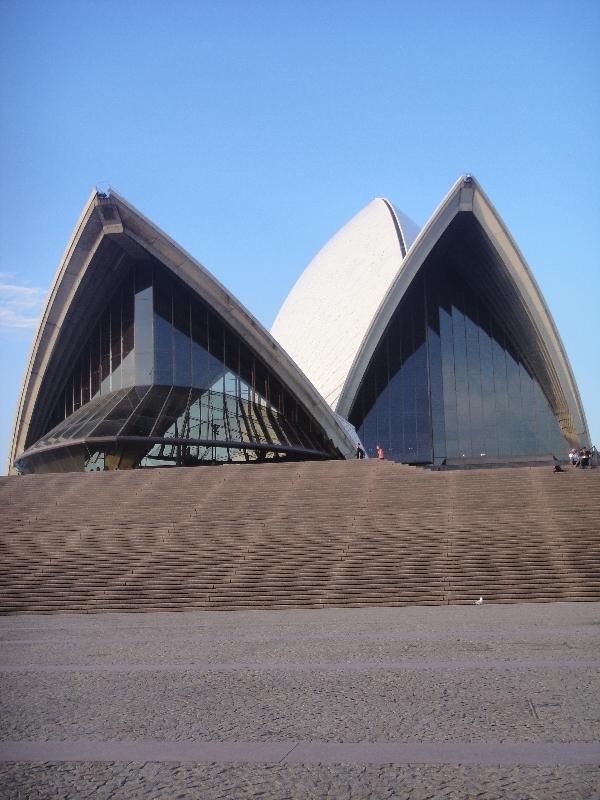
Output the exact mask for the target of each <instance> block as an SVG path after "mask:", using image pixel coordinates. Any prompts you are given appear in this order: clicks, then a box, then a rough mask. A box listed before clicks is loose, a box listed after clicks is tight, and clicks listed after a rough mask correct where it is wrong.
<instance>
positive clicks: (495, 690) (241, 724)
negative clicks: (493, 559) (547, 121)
mask: <svg viewBox="0 0 600 800" xmlns="http://www.w3.org/2000/svg"><path fill="white" fill-rule="evenodd" d="M0 642H1V651H0V692H1V694H0V761H1V762H2V763H1V764H0V796H1V797H2V798H23V800H24V799H25V798H27V800H34V798H87V797H89V798H92V797H93V798H96V799H97V800H104V799H105V798H119V800H135V798H138V797H140V798H151V799H155V798H156V800H158V798H160V800H167V799H168V800H171V799H172V798H186V799H187V798H199V799H201V800H214V799H215V798H227V800H231V799H232V798H234V799H237V798H240V799H241V798H259V797H260V798H262V799H263V800H283V799H284V798H319V799H320V798H336V800H337V799H338V798H339V799H340V800H344V798H375V800H378V798H412V799H414V800H424V799H425V798H438V797H440V798H442V797H444V798H478V799H480V800H490V799H491V798H502V800H505V799H507V800H512V799H513V798H514V800H525V799H526V798H539V800H551V799H552V798H561V800H570V799H571V798H572V799H573V800H583V799H585V798H600V745H599V744H598V742H599V741H600V669H599V668H600V647H599V644H600V604H598V603H596V604H594V603H554V604H538V605H533V604H524V605H507V606H499V605H496V606H493V605H483V606H482V607H474V606H450V607H448V606H444V607H435V608H415V607H413V608H394V609H392V608H377V609H366V608H365V609H326V610H316V611H308V610H307V611H303V610H289V611H240V612H214V611H213V612H198V613H186V614H173V613H162V614H104V615H95V616H94V615H60V616H58V615H56V616H18V617H1V618H0Z"/></svg>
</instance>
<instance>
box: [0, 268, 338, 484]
mask: <svg viewBox="0 0 600 800" xmlns="http://www.w3.org/2000/svg"><path fill="white" fill-rule="evenodd" d="M123 272H124V277H123V280H122V282H121V284H120V285H119V287H118V288H117V289H116V290H115V291H114V293H113V295H112V296H111V297H110V299H109V302H108V303H107V305H106V307H105V309H104V310H103V313H102V314H101V315H100V317H99V318H98V319H97V320H96V322H95V323H94V324H93V325H92V327H91V333H90V335H89V337H88V339H87V341H86V342H85V344H84V346H83V347H82V349H81V352H80V354H79V356H78V358H77V360H76V363H75V367H74V368H73V370H72V371H71V374H70V375H69V377H68V378H67V380H66V381H65V382H64V384H63V388H62V390H61V391H60V393H59V395H58V399H57V401H56V402H55V405H54V410H53V412H52V414H51V415H50V416H49V422H48V424H47V425H46V426H45V428H46V430H45V432H44V433H43V435H42V436H41V437H38V438H37V439H36V441H35V442H34V443H32V444H29V446H28V447H27V449H26V450H25V452H24V453H23V454H21V456H20V457H19V459H17V462H16V466H17V468H18V469H19V470H21V471H23V472H29V471H36V472H37V471H40V470H42V469H44V470H45V469H46V467H45V466H44V465H45V464H50V462H52V463H53V464H54V467H53V468H52V469H51V471H55V470H56V469H59V468H60V469H65V468H66V467H65V465H67V464H71V465H72V464H74V463H76V464H78V465H79V466H78V467H77V469H84V468H87V467H86V464H87V462H88V460H89V459H90V458H91V459H92V461H93V463H95V464H96V467H101V468H103V469H104V468H107V469H112V468H116V467H119V468H125V467H127V468H132V467H147V466H167V465H172V464H196V463H207V462H209V463H211V462H220V461H231V462H238V461H253V460H264V459H266V458H283V457H286V458H320V457H325V458H336V457H339V454H338V453H337V451H336V450H335V448H334V447H333V446H332V444H331V442H330V441H329V440H328V439H327V437H326V436H325V434H324V432H323V431H322V429H321V428H320V427H319V426H318V425H316V424H315V422H314V420H313V419H312V418H311V417H310V416H309V414H308V413H307V412H306V411H305V410H304V408H303V407H302V406H301V405H300V403H298V402H297V400H296V399H295V398H294V397H293V395H292V394H291V393H290V392H289V391H288V390H287V389H286V388H285V387H284V386H283V385H282V383H281V381H280V380H279V379H278V378H277V377H276V376H275V375H274V374H273V372H272V371H270V370H269V369H267V367H266V366H265V365H264V363H263V362H262V361H261V359H259V358H258V356H256V355H255V354H254V352H253V351H252V350H251V349H250V348H249V347H248V346H247V344H246V343H245V342H244V341H243V340H242V339H241V338H240V336H238V335H237V334H236V333H235V332H234V331H233V330H232V329H231V328H230V327H229V326H228V325H227V324H226V323H225V322H224V321H223V320H222V319H221V318H220V317H219V316H218V315H217V314H215V312H214V311H213V310H212V309H211V308H210V307H209V306H208V305H207V304H206V303H204V302H203V301H202V300H201V298H199V297H198V296H197V295H196V294H195V293H194V292H193V291H191V290H190V289H189V288H188V287H186V286H185V285H184V284H182V283H181V282H180V281H179V280H178V279H177V278H176V277H175V276H173V275H172V274H171V273H170V272H169V271H168V270H167V269H166V268H165V267H163V266H162V265H161V264H159V263H158V262H156V261H150V260H148V261H147V262H143V263H140V262H137V263H133V262H129V265H125V264H124V265H123ZM84 445H85V446H84ZM94 454H95V455H94ZM61 465H62V466H61Z"/></svg>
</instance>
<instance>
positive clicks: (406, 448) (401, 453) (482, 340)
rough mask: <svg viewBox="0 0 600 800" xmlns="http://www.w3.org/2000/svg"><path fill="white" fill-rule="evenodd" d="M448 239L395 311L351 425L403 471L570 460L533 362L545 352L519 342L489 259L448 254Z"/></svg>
mask: <svg viewBox="0 0 600 800" xmlns="http://www.w3.org/2000/svg"><path fill="white" fill-rule="evenodd" d="M449 238H450V242H449V241H446V242H445V248H444V246H443V245H442V246H441V247H438V249H437V252H436V251H435V250H434V252H433V253H432V255H431V256H430V257H429V259H428V261H427V262H426V263H425V265H424V266H423V268H422V269H421V270H420V272H419V274H418V275H417V276H416V278H415V280H414V281H413V283H412V285H411V286H410V288H409V290H408V291H407V293H406V295H405V296H404V298H403V299H402V302H401V303H400V305H399V307H398V308H397V309H396V311H395V313H394V315H393V317H392V319H391V321H390V324H389V325H388V328H387V330H386V332H385V334H384V336H383V337H382V339H381V341H380V343H379V345H378V346H377V350H376V351H375V354H374V356H373V358H372V360H371V363H370V364H369V367H368V369H367V371H366V373H365V376H364V378H363V381H362V384H361V386H360V388H359V391H358V393H357V397H356V399H355V402H354V405H353V407H352V410H351V413H350V417H349V419H350V422H351V423H352V424H353V425H354V426H355V427H356V430H357V433H358V435H359V436H360V438H361V440H362V441H363V443H364V445H365V447H366V448H367V451H368V452H369V454H370V455H373V456H375V455H376V446H377V445H378V444H379V445H381V446H382V447H383V449H384V452H385V455H386V457H387V458H390V459H393V460H396V461H403V462H407V463H431V462H433V463H441V462H442V461H443V460H444V459H446V458H452V459H460V458H477V457H481V456H486V457H503V458H504V457H509V456H524V455H541V454H547V453H553V454H554V455H556V456H557V457H561V458H562V457H564V456H565V455H566V453H567V452H568V449H569V445H568V443H567V440H566V438H565V436H564V434H563V432H562V430H561V427H560V425H559V422H558V420H557V414H556V413H555V412H554V411H553V408H552V406H551V403H550V401H549V399H548V396H547V395H546V393H545V391H544V388H543V385H542V382H541V381H540V379H539V374H538V375H537V376H536V372H535V370H534V368H533V366H532V363H531V360H530V358H528V355H529V353H532V352H536V351H537V352H538V354H539V347H540V345H539V343H538V342H537V341H535V342H532V339H533V338H534V337H535V334H534V333H533V331H531V332H530V335H529V338H528V339H527V340H526V341H524V340H520V339H519V336H522V335H523V334H522V331H523V326H522V325H521V327H518V326H517V323H516V322H513V319H511V317H510V316H509V315H508V314H505V313H504V312H505V307H506V299H504V300H502V301H501V302H499V300H500V298H499V297H498V294H497V286H495V284H494V282H493V281H492V280H491V278H490V276H489V274H488V270H489V264H487V263H486V261H485V256H484V254H483V253H482V252H481V251H478V250H477V248H471V249H470V248H464V249H462V250H461V251H459V252H458V253H456V252H454V253H451V252H450V250H451V236H450V237H449ZM463 241H464V240H463ZM473 274H475V275H476V278H475V279H472V278H471V277H470V276H472V275H473ZM517 311H518V310H517V309H516V306H513V308H512V310H511V313H512V315H515V316H516V314H517ZM519 324H520V323H519ZM526 354H527V355H526Z"/></svg>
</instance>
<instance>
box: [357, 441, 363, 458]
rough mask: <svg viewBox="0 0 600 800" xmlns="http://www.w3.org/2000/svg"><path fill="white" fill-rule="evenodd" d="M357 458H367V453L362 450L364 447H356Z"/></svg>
mask: <svg viewBox="0 0 600 800" xmlns="http://www.w3.org/2000/svg"><path fill="white" fill-rule="evenodd" d="M356 457H357V458H364V457H365V451H364V450H363V449H362V447H361V446H360V445H359V444H357V445H356Z"/></svg>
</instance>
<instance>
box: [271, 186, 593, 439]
mask: <svg viewBox="0 0 600 800" xmlns="http://www.w3.org/2000/svg"><path fill="white" fill-rule="evenodd" d="M461 212H469V213H472V214H473V215H474V216H475V218H476V219H477V221H478V222H479V223H480V225H481V227H482V228H483V231H484V233H485V235H486V236H487V237H488V239H489V241H490V243H491V245H492V246H493V248H494V249H495V251H496V252H497V254H498V256H499V258H500V259H501V261H502V263H503V264H504V266H505V268H506V269H507V270H508V273H509V274H510V276H511V279H512V280H513V282H514V284H515V286H516V288H517V291H518V292H519V294H520V296H521V300H522V302H523V304H524V306H525V307H526V309H527V312H528V314H529V316H530V319H531V321H532V323H533V324H534V326H535V329H536V330H537V332H538V335H539V337H540V338H541V341H542V342H543V345H544V347H545V351H546V353H547V361H548V365H549V366H548V368H549V369H550V368H551V371H552V373H553V375H554V376H555V381H556V382H557V383H558V387H559V388H560V391H561V392H562V393H563V395H564V398H565V400H566V403H567V406H568V409H569V413H570V416H571V420H572V427H573V431H574V434H575V435H576V437H577V439H578V441H579V443H580V444H579V445H578V446H581V445H582V444H589V432H588V428H587V423H586V419H585V413H584V410H583V406H582V404H581V398H580V396H579V391H578V389H577V384H576V382H575V378H574V376H573V372H572V370H571V366H570V364H569V360H568V358H567V354H566V352H565V349H564V347H563V344H562V342H561V340H560V336H559V334H558V331H557V329H556V325H555V324H554V321H553V319H552V316H551V315H550V312H549V310H548V307H547V306H546V304H545V301H544V299H543V297H542V295H541V292H540V290H539V287H538V285H537V283H536V281H535V279H534V277H533V275H532V274H531V271H530V269H529V267H528V266H527V263H526V261H525V259H524V258H523V255H522V254H521V252H520V251H519V249H518V247H517V245H516V244H515V242H514V241H513V239H512V237H511V236H510V233H509V232H508V230H507V228H506V226H505V225H504V223H503V221H502V220H501V218H500V216H499V215H498V212H497V211H496V209H495V208H494V206H493V205H492V204H491V203H490V201H489V199H488V198H487V196H486V195H485V193H484V192H483V190H482V189H481V187H480V186H479V184H478V183H477V181H476V180H475V179H474V178H473V176H471V175H468V176H464V177H463V176H461V177H460V178H459V179H458V180H457V181H456V182H455V183H454V185H453V186H452V188H451V189H450V191H449V192H448V194H447V195H446V197H445V198H444V199H443V200H442V202H441V203H440V205H439V206H438V207H437V209H436V210H435V211H434V213H433V214H432V216H431V217H430V219H429V220H428V221H427V223H426V224H425V226H424V227H423V229H422V230H421V231H420V232H419V231H418V229H417V226H416V225H415V224H414V223H413V222H411V221H410V219H408V218H407V217H405V216H404V215H403V214H401V213H400V212H398V211H397V210H396V209H395V208H394V206H393V205H392V204H391V203H390V202H389V201H388V200H384V199H382V198H378V199H376V200H373V201H372V202H371V203H369V205H368V206H366V207H365V208H364V209H363V210H362V211H360V212H359V213H358V214H357V215H356V216H355V217H354V218H353V219H351V220H350V222H348V223H347V224H346V225H345V226H344V227H343V228H341V229H340V230H339V231H338V232H337V233H336V234H335V236H334V237H333V238H332V239H331V240H330V241H329V242H328V243H327V244H326V245H325V247H323V249H322V250H321V251H320V252H319V253H318V254H317V255H316V256H315V258H314V259H313V260H312V261H311V263H310V264H309V265H308V267H307V268H306V269H305V271H304V272H303V274H302V275H301V276H300V278H299V280H298V282H297V283H296V285H295V286H294V287H293V289H292V291H291V292H290V294H289V296H288V297H287V299H286V300H285V302H284V304H283V305H282V307H281V309H280V311H279V314H278V315H277V318H276V320H275V322H274V323H273V327H272V329H271V333H272V334H273V336H274V337H275V338H276V339H277V340H278V341H279V342H280V344H281V345H282V346H283V347H284V348H285V350H287V352H288V353H289V355H291V357H292V358H293V359H294V360H295V361H296V363H297V364H298V366H299V367H300V369H301V370H303V371H304V373H305V374H306V376H307V377H308V378H309V379H310V380H311V381H312V383H313V384H314V385H315V386H316V388H317V389H318V390H319V391H320V392H321V394H322V395H323V396H324V398H325V400H326V401H327V402H328V403H329V404H330V406H331V407H332V408H333V409H334V410H335V411H336V413H337V414H338V416H342V417H347V416H348V414H349V413H350V410H351V406H352V402H353V400H354V397H355V396H356V392H357V391H358V388H359V385H360V381H361V379H362V377H363V375H364V372H365V370H366V368H367V366H368V364H369V361H370V359H371V357H372V355H373V353H374V352H375V348H376V347H377V344H378V342H379V341H380V339H381V336H382V335H383V333H384V331H385V329H386V326H387V324H388V323H389V321H390V319H391V316H392V314H393V312H394V310H395V309H396V307H397V306H398V304H399V302H400V300H401V299H402V297H403V296H404V293H405V291H406V290H407V288H408V287H409V285H410V283H411V281H412V279H413V278H414V276H415V275H416V274H417V272H418V271H419V269H420V268H421V267H422V265H423V264H424V262H425V260H426V258H427V256H428V254H429V253H430V252H431V250H432V248H433V247H434V245H435V244H436V243H437V242H438V241H439V239H440V238H441V236H442V234H443V233H444V231H445V230H446V228H447V227H448V225H449V224H450V222H451V221H452V220H453V219H454V217H455V216H456V215H457V214H459V213H461Z"/></svg>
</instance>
